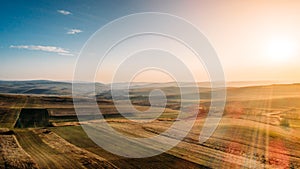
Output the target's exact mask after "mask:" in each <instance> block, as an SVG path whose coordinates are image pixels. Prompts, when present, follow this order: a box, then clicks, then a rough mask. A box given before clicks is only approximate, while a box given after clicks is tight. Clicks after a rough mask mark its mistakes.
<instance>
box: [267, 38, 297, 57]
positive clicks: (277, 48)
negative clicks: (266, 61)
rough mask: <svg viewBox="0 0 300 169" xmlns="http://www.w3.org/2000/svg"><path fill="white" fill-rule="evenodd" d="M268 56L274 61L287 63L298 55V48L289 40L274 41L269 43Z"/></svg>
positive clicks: (279, 39)
mask: <svg viewBox="0 0 300 169" xmlns="http://www.w3.org/2000/svg"><path fill="white" fill-rule="evenodd" d="M267 54H268V56H269V57H270V58H271V59H270V60H272V61H287V60H289V59H290V58H291V57H293V56H295V55H296V54H297V46H296V43H295V42H294V41H293V40H292V39H289V38H277V39H273V40H271V41H270V42H269V43H268V46H267Z"/></svg>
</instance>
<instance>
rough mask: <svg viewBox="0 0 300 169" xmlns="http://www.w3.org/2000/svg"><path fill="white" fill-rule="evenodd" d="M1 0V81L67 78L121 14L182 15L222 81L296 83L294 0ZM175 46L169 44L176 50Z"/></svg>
mask: <svg viewBox="0 0 300 169" xmlns="http://www.w3.org/2000/svg"><path fill="white" fill-rule="evenodd" d="M1 2H2V3H1V6H0V19H1V23H0V59H1V62H0V79H1V80H33V79H48V80H58V81H70V80H72V79H73V73H74V69H75V65H76V61H77V57H78V55H79V53H80V51H81V49H82V47H83V46H84V44H85V43H86V41H87V40H88V39H89V38H90V37H91V36H92V35H93V34H94V33H95V32H96V31H97V30H98V29H100V28H101V27H103V26H104V25H106V24H107V23H109V22H111V21H113V20H115V19H117V18H120V17H123V16H125V15H129V14H134V13H140V12H162V13H169V14H172V15H176V16H179V17H181V18H184V19H185V20H187V21H188V22H190V23H192V24H193V25H194V26H196V27H197V28H198V29H199V30H200V31H201V32H202V33H203V34H204V35H205V36H206V37H207V38H208V40H209V42H210V43H211V44H212V45H213V47H214V49H215V51H216V52H217V54H218V57H219V60H220V62H221V64H222V66H223V71H224V74H225V78H226V80H227V81H260V80H263V81H267V80H277V81H286V82H299V81H300V70H299V66H300V48H299V47H300V1H297V0H294V1H291V0H269V1H267V0H260V1H259V0H245V1H238V0H228V1H221V0H218V1H217V0H211V1H208V0H194V1H193V0H188V1H181V0H164V1H159V0H152V1H148V0H111V1H100V0H85V1H83V0H82V1H80V0H72V1H60V0H48V1H46V0H32V1H25V0H24V1H14V0H12V1H8V0H7V1H6V0H4V1H1ZM175 46H176V44H174V46H172V45H170V46H169V47H173V48H176V49H179V47H178V48H177V47H175ZM125 47H126V45H125ZM183 51H184V49H182V51H181V52H180V51H179V54H181V55H180V56H179V57H180V59H183V60H187V61H186V64H187V65H188V66H189V67H190V68H191V69H192V70H193V71H194V73H195V74H196V75H195V77H196V80H197V81H206V80H207V78H208V77H209V75H207V73H206V71H205V69H204V67H203V65H197V64H195V62H193V60H192V59H191V58H189V57H188V56H187V54H186V53H185V52H183ZM185 54H186V55H185ZM118 55H121V53H118ZM148 55H149V56H148V57H151V55H150V54H148ZM111 57H113V56H111ZM145 57H147V55H145ZM116 58H118V56H116ZM146 60H147V59H146ZM148 60H149V59H148ZM150 60H151V59H150ZM116 61H117V59H111V58H107V61H106V63H105V65H104V68H103V70H100V69H99V70H98V74H97V76H96V81H99V82H105V83H106V82H110V81H111V77H112V76H113V75H112V72H113V71H112V70H111V69H112V67H111V65H115V64H116V63H114V62H116ZM150 62H151V61H150ZM135 64H139V63H135ZM170 64H172V62H171V63H170ZM174 73H178V72H176V71H175V72H174ZM135 80H136V81H170V80H172V78H170V77H168V76H166V75H165V74H163V73H162V72H156V73H155V72H153V70H151V71H148V72H145V73H144V75H143V74H138V75H137V77H136V78H135Z"/></svg>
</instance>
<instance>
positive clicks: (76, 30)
mask: <svg viewBox="0 0 300 169" xmlns="http://www.w3.org/2000/svg"><path fill="white" fill-rule="evenodd" d="M81 32H82V30H80V29H70V30H68V32H67V34H69V35H74V34H78V33H81Z"/></svg>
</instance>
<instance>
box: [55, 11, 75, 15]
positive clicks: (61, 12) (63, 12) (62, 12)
mask: <svg viewBox="0 0 300 169" xmlns="http://www.w3.org/2000/svg"><path fill="white" fill-rule="evenodd" d="M57 12H58V13H60V14H63V15H71V14H72V13H71V12H70V11H66V10H57Z"/></svg>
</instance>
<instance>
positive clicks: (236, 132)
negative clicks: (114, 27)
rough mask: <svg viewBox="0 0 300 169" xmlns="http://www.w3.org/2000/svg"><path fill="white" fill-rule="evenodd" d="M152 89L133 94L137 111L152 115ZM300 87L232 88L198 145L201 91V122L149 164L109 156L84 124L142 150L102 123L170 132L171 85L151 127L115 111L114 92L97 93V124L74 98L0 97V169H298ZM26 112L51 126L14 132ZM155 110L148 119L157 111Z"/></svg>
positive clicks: (204, 98) (148, 133)
mask: <svg viewBox="0 0 300 169" xmlns="http://www.w3.org/2000/svg"><path fill="white" fill-rule="evenodd" d="M152 89H153V88H152V87H149V86H147V87H145V88H138V89H133V90H132V91H131V98H132V103H133V105H134V106H135V108H136V109H138V110H141V111H145V110H148V108H149V106H150V103H149V100H147V97H144V95H146V94H147V93H149V91H151V90H152ZM299 89H300V84H283V85H266V86H253V87H249V86H248V87H229V88H228V89H227V92H228V93H227V102H226V106H225V110H224V114H223V116H222V119H221V121H220V123H219V124H218V127H217V128H216V130H215V131H214V133H213V135H212V136H211V137H210V138H209V139H208V140H206V141H205V142H203V143H199V142H198V139H199V133H200V132H201V129H202V128H203V124H204V121H205V119H206V117H207V112H208V110H209V105H210V94H209V93H210V90H208V89H204V88H203V89H201V90H200V93H199V95H200V96H201V100H200V107H199V111H198V116H197V118H196V121H195V123H194V125H193V127H192V129H191V130H190V132H189V133H188V134H187V136H186V137H185V138H184V139H183V140H182V141H181V142H179V144H178V145H176V146H175V147H173V148H172V149H170V150H168V151H167V152H164V153H162V154H159V155H156V156H153V157H147V158H125V157H121V156H118V155H115V154H113V153H110V152H108V151H106V150H105V149H104V148H103V147H100V146H98V145H97V144H96V143H95V142H93V141H92V140H91V139H90V138H89V137H88V136H87V134H86V133H85V131H84V130H83V128H82V126H83V127H84V128H91V129H93V130H94V131H100V132H102V133H105V137H101V138H102V139H104V140H102V141H103V142H105V145H106V146H108V147H109V146H118V145H121V144H123V146H126V145H124V144H128V146H131V145H134V144H137V145H138V144H140V143H139V141H134V142H129V143H124V142H122V140H117V139H116V140H114V139H113V137H112V133H110V132H109V131H107V130H106V129H105V128H103V127H101V124H102V123H104V122H108V124H109V125H110V126H111V127H112V128H113V129H115V131H117V132H119V133H121V134H123V135H125V136H129V137H134V138H151V137H154V136H156V135H158V134H160V133H162V132H164V131H166V130H167V129H168V128H169V127H170V126H171V125H172V124H173V123H174V121H176V117H177V115H178V114H179V111H180V110H179V107H180V103H179V102H180V99H179V97H177V96H176V95H178V93H177V91H176V90H174V88H172V87H171V88H168V87H166V86H164V87H162V90H164V91H166V93H167V95H168V96H169V95H170V97H168V103H167V105H166V108H165V109H164V111H163V113H162V114H161V115H160V116H159V117H158V118H157V119H156V120H153V121H150V122H147V123H138V122H132V121H129V120H128V119H126V118H125V117H123V116H122V115H121V114H120V113H118V111H117V109H116V107H115V105H114V102H113V101H112V100H111V98H110V96H109V92H103V93H100V94H98V95H97V103H98V105H99V109H100V110H101V113H103V116H104V119H98V118H97V114H96V113H95V112H93V111H92V109H89V108H88V107H87V108H86V112H88V113H87V115H85V116H84V117H85V118H86V120H85V121H81V123H80V122H79V121H78V119H77V116H76V113H75V110H74V107H73V101H72V97H71V96H70V95H63V96H60V95H48V94H46V95H40V94H38V95H35V94H0V128H1V130H0V131H1V132H0V146H1V151H0V153H1V156H2V158H1V159H0V168H9V167H11V166H13V167H14V168H300V145H299V141H300V94H299V92H298V91H299ZM120 100H122V98H120ZM121 106H123V107H125V109H126V107H127V105H121ZM25 108H26V110H27V111H30V110H34V111H36V112H37V114H38V112H39V111H41V112H43V113H45V111H47V114H49V117H48V116H47V118H46V119H44V120H47V121H49V123H48V122H47V123H43V124H45V126H36V127H34V125H33V126H32V125H31V126H30V127H24V128H15V126H16V123H17V122H18V120H19V118H35V117H34V116H28V117H27V116H22V117H20V112H21V110H22V109H25ZM153 110H154V112H149V113H155V111H156V109H153ZM157 111H158V109H157ZM127 113H128V114H129V115H132V116H135V114H130V112H127ZM210 118H214V117H210ZM135 119H136V120H139V119H140V116H136V117H135ZM22 120H24V119H22ZM25 121H26V120H25ZM80 124H81V125H82V126H81V125H80ZM177 130H178V132H180V129H177ZM92 134H93V133H92ZM96 134H97V133H96V132H95V133H94V135H96ZM105 139H106V140H105ZM168 139H170V140H176V139H177V138H176V137H170V138H168ZM12 151H13V152H14V153H11V154H10V155H8V154H9V152H12ZM135 151H145V150H142V149H141V150H139V149H136V150H135ZM147 151H154V150H151V149H149V150H147Z"/></svg>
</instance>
